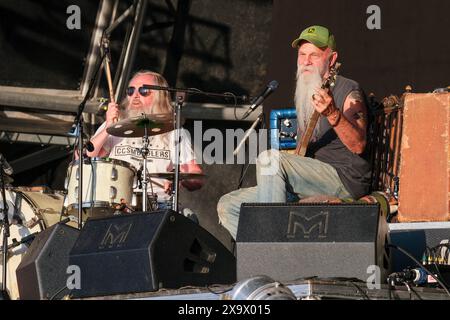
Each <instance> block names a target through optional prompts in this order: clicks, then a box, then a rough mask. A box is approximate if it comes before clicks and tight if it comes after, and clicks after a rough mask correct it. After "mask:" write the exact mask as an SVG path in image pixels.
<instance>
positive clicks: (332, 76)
mask: <svg viewBox="0 0 450 320" xmlns="http://www.w3.org/2000/svg"><path fill="white" fill-rule="evenodd" d="M340 66H341V64H340V63H339V62H336V64H335V65H334V66H332V67H331V68H330V72H329V75H328V77H327V78H326V79H325V80H324V81H323V83H322V86H321V88H322V89H329V88H330V87H334V85H335V83H336V77H337V74H338V70H339V67H340ZM319 118H320V113H319V112H317V111H316V110H314V112H313V114H312V115H311V118H310V119H309V122H308V126H307V127H306V131H305V133H304V135H303V137H302V140H301V143H297V148H296V149H295V154H297V155H299V156H301V157H304V156H305V154H306V150H307V149H308V144H309V141H310V140H311V136H312V134H313V132H314V128H315V127H316V125H317V121H319Z"/></svg>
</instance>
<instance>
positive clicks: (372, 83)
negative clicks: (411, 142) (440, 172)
mask: <svg viewBox="0 0 450 320" xmlns="http://www.w3.org/2000/svg"><path fill="white" fill-rule="evenodd" d="M370 5H378V6H379V7H380V9H381V29H380V30H369V29H368V28H367V27H366V20H367V18H368V17H369V16H370V14H367V13H366V10H367V7H369V6H370ZM449 12H450V1H446V0H428V1H415V2H412V1H407V0H395V1H388V0H361V1H354V0H340V1H334V0H316V1H291V0H275V1H274V6H273V11H272V13H273V16H272V33H271V43H270V62H269V68H268V76H267V81H269V80H272V79H276V80H278V81H279V83H280V87H279V89H278V90H277V92H276V93H275V94H274V95H273V96H272V97H270V98H269V100H268V101H267V103H266V104H265V110H266V111H267V110H269V109H270V108H281V107H282V108H285V107H291V106H293V98H292V97H293V94H294V80H295V72H296V55H297V51H296V50H295V49H293V48H292V47H291V42H292V40H293V39H295V38H296V37H297V36H298V35H299V34H300V32H301V31H302V30H303V29H304V28H306V27H308V26H310V25H314V24H319V25H324V26H327V27H329V28H330V29H331V30H332V32H333V33H334V34H335V37H336V42H337V48H338V53H339V61H340V62H341V63H342V66H341V69H340V72H341V74H342V75H344V76H346V77H348V78H352V79H354V80H356V81H358V82H359V83H360V84H361V85H362V86H363V88H364V89H365V91H366V92H367V93H370V92H373V93H374V94H375V95H376V97H377V98H378V99H381V98H383V97H384V96H386V95H389V94H401V93H402V92H403V91H404V88H405V86H406V85H408V84H409V85H411V86H412V88H413V91H415V92H429V91H433V90H434V89H435V88H438V87H445V86H447V85H449V84H450V81H449V78H450V77H449V74H450V61H449V55H450V41H448V32H449V30H450V19H449V18H448V13H449Z"/></svg>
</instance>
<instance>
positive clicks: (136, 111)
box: [122, 105, 152, 119]
mask: <svg viewBox="0 0 450 320" xmlns="http://www.w3.org/2000/svg"><path fill="white" fill-rule="evenodd" d="M151 110H152V107H151V106H141V107H139V108H135V107H134V108H133V107H132V106H131V105H129V106H127V107H125V108H124V110H123V111H122V114H123V119H127V118H134V117H138V116H141V115H142V114H143V113H145V114H150V113H152V112H151Z"/></svg>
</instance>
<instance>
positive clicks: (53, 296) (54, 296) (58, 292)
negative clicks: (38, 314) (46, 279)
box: [49, 285, 69, 300]
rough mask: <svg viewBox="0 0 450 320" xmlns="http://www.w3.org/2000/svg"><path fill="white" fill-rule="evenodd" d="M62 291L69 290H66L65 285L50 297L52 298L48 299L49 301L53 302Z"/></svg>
mask: <svg viewBox="0 0 450 320" xmlns="http://www.w3.org/2000/svg"><path fill="white" fill-rule="evenodd" d="M64 289H67V290H69V288H67V285H64V287H62V288H61V289H59V290H58V291H57V292H56V293H55V294H54V295H52V296H51V297H50V299H49V300H54V299H55V298H56V296H57V295H58V294H60V293H61V292H62V291H63V290H64Z"/></svg>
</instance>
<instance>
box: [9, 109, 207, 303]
mask: <svg viewBox="0 0 450 320" xmlns="http://www.w3.org/2000/svg"><path fill="white" fill-rule="evenodd" d="M172 124H173V122H172V120H171V118H170V117H169V116H168V115H143V116H142V117H136V118H129V119H124V120H121V121H118V122H116V123H115V124H114V125H113V126H111V127H110V128H108V129H107V131H108V133H109V134H111V135H115V136H119V137H142V139H143V146H142V148H141V150H140V151H141V155H142V161H143V166H144V170H143V172H142V175H141V177H140V178H139V175H138V170H136V168H135V167H134V166H132V165H131V164H129V163H128V162H124V161H120V160H117V159H110V158H86V159H84V160H83V161H82V163H83V170H81V171H82V175H83V177H82V181H83V183H82V201H81V203H82V210H83V217H82V220H83V221H86V219H88V218H91V219H96V218H104V217H108V216H113V215H117V214H127V213H130V212H133V211H146V212H149V213H150V214H151V213H152V212H155V211H157V210H161V209H170V208H172V209H173V203H174V202H175V201H176V202H177V201H178V199H173V197H174V193H173V192H172V195H171V198H170V199H169V200H168V201H166V202H161V201H158V199H157V195H156V194H154V193H152V192H150V193H149V192H147V185H149V184H150V185H151V184H154V183H156V184H158V183H157V182H156V181H152V179H157V178H159V179H167V180H169V181H174V180H175V179H176V172H149V173H147V155H148V145H149V136H152V135H158V134H162V133H166V132H168V131H170V130H173V125H172ZM79 167H80V161H79V160H76V161H73V162H72V163H71V164H70V165H69V168H68V170H67V178H66V183H65V186H64V188H65V189H66V190H65V191H64V192H52V191H50V190H43V189H42V190H41V189H39V188H38V189H39V190H38V189H36V188H26V187H17V188H13V187H6V188H5V190H6V193H5V198H6V204H7V208H8V209H7V211H8V218H9V225H10V228H9V233H10V235H9V238H8V241H7V244H8V245H7V249H8V260H7V268H6V277H7V278H6V283H7V289H8V290H7V291H8V294H9V297H10V298H11V299H18V298H19V291H18V285H17V279H16V274H15V271H16V269H17V267H18V265H19V264H20V262H21V260H22V256H23V254H24V253H25V252H26V251H27V249H28V246H29V245H30V243H31V242H32V240H33V238H34V236H35V235H36V234H37V233H39V232H41V231H43V230H44V229H46V228H48V227H50V226H52V225H54V224H56V223H58V222H60V221H61V220H62V219H63V218H66V223H68V224H69V225H71V226H73V227H77V223H78V218H77V211H78V206H79V203H80V201H79V198H78V194H79V192H78V186H79V184H78V182H79V179H80V175H79V172H80V170H79ZM203 177H204V175H203V174H199V173H184V172H183V173H179V174H178V179H179V181H182V180H185V179H199V178H203ZM4 178H5V181H4V184H5V185H9V184H10V183H11V182H12V181H13V180H12V178H10V177H8V176H6V175H5V176H4ZM139 184H141V185H142V186H143V187H142V190H139V189H138V185H139ZM3 202H4V200H3V198H2V197H0V213H3V211H4V210H3V209H4V207H5V206H4V203H3ZM0 220H3V214H0ZM0 225H1V224H0ZM4 230H5V229H4V228H2V229H1V230H0V237H3V232H4ZM0 241H1V240H0ZM0 251H1V249H0ZM3 265H4V264H3V263H1V264H0V274H1V273H2V272H3ZM0 282H2V283H3V280H1V279H0Z"/></svg>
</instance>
